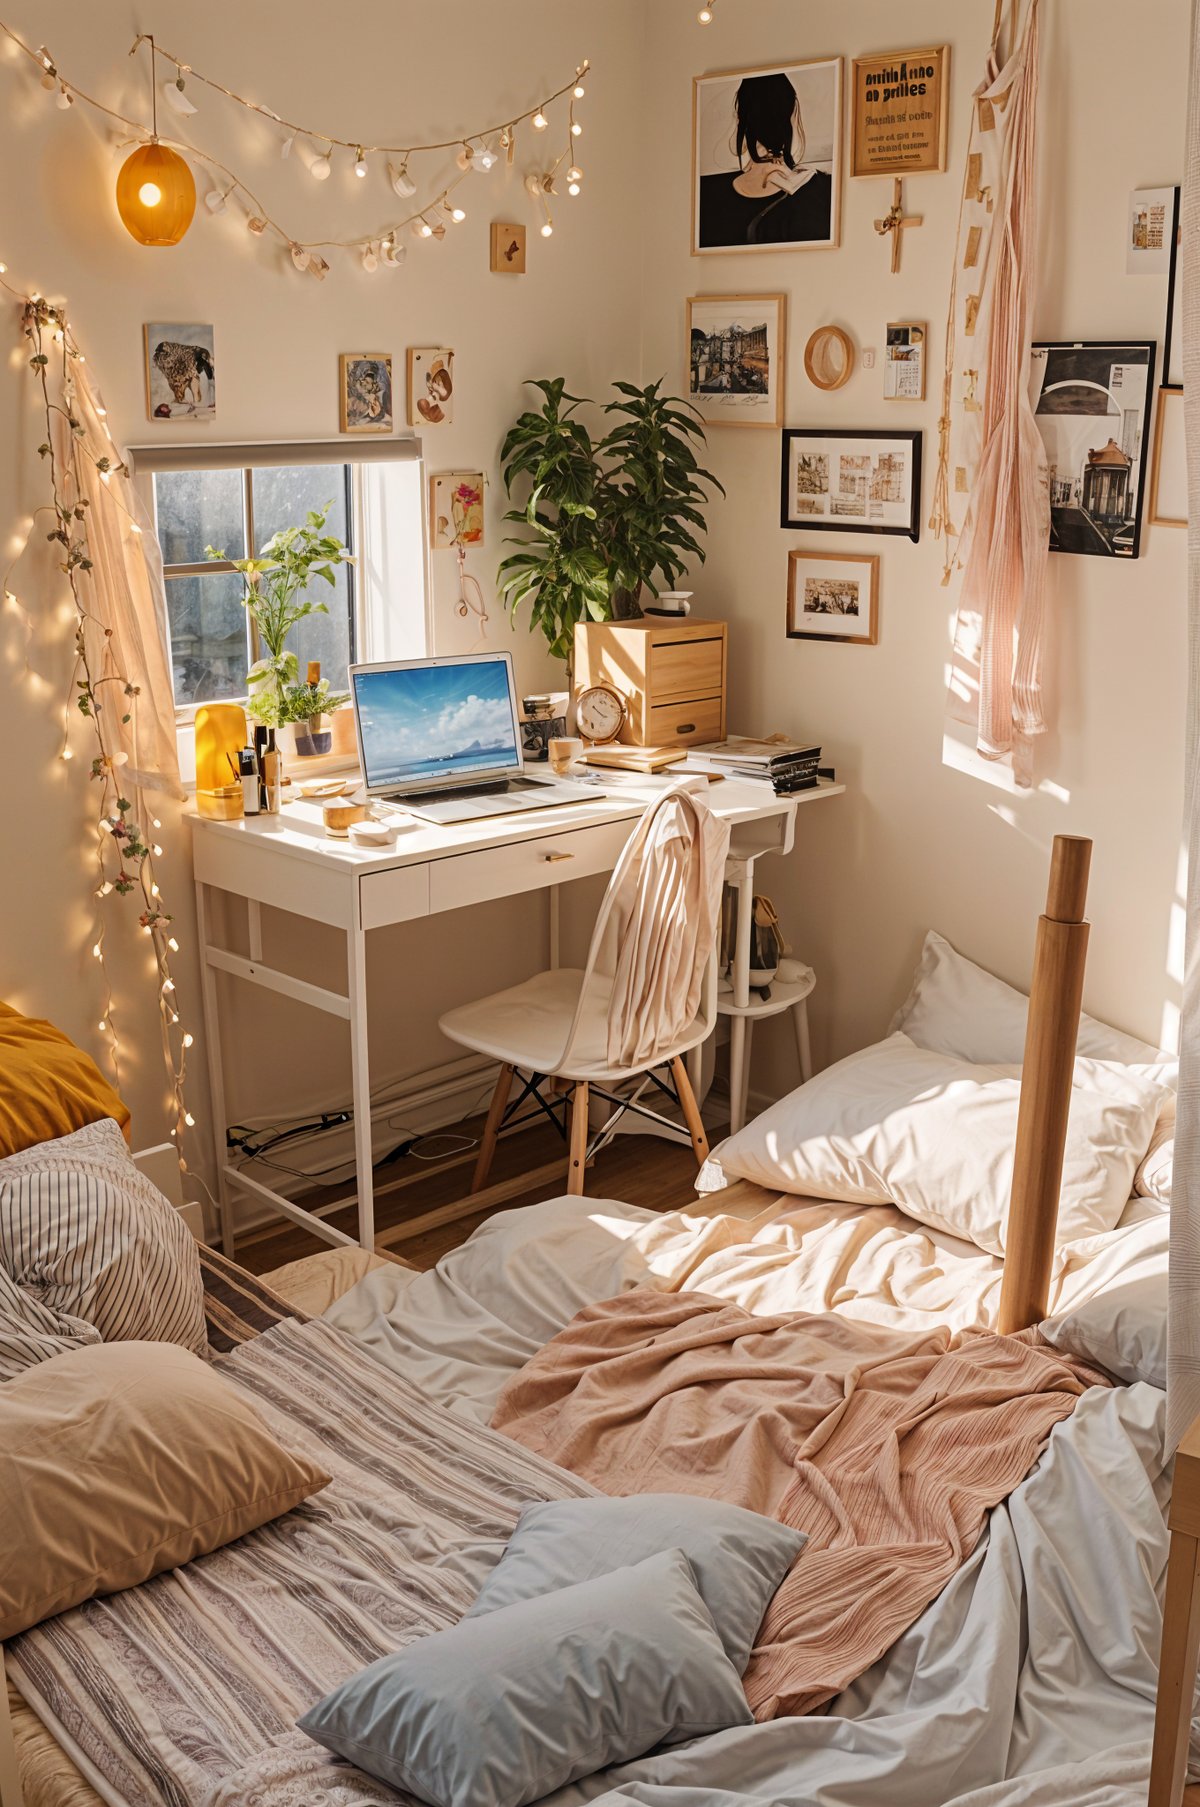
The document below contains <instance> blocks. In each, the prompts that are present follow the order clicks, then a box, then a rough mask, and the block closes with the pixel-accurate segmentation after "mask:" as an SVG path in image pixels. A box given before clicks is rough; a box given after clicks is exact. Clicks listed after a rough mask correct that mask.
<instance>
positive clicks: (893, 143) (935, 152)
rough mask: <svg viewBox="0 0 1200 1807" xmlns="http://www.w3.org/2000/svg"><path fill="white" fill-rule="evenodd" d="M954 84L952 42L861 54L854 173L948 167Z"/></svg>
mask: <svg viewBox="0 0 1200 1807" xmlns="http://www.w3.org/2000/svg"><path fill="white" fill-rule="evenodd" d="M949 87H950V46H949V45H948V44H938V45H936V46H934V47H933V48H932V49H929V50H885V51H881V52H880V53H879V54H878V55H875V56H857V57H855V58H854V61H853V63H852V64H851V74H850V97H851V100H850V105H851V115H850V117H851V140H850V174H851V175H852V176H919V175H924V174H926V173H928V172H929V171H931V170H944V169H945V167H946V129H947V123H948V119H949V106H948V96H949Z"/></svg>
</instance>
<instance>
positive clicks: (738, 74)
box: [692, 56, 843, 255]
mask: <svg viewBox="0 0 1200 1807" xmlns="http://www.w3.org/2000/svg"><path fill="white" fill-rule="evenodd" d="M842 105H843V102H842V59H841V57H840V56H837V57H825V58H823V59H819V60H813V61H809V62H796V63H783V64H777V65H775V66H774V67H770V68H766V69H732V70H727V71H725V72H724V73H723V74H720V75H698V76H697V77H696V78H695V82H694V84H693V89H692V190H693V194H692V251H693V254H696V255H705V254H709V253H713V252H718V251H722V252H728V251H819V250H831V249H832V248H833V247H835V246H836V245H837V244H838V242H839V234H840V230H841V190H842V142H843V139H842Z"/></svg>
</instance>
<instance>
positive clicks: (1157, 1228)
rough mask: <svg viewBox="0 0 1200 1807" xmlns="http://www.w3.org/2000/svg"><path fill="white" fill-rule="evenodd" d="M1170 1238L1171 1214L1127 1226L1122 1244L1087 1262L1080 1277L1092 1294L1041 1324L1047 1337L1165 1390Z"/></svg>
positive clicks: (1122, 1376)
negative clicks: (1168, 1218)
mask: <svg viewBox="0 0 1200 1807" xmlns="http://www.w3.org/2000/svg"><path fill="white" fill-rule="evenodd" d="M1169 1239H1170V1225H1169V1222H1168V1220H1167V1218H1166V1217H1158V1218H1152V1219H1150V1220H1149V1221H1146V1222H1143V1223H1139V1224H1137V1225H1136V1226H1134V1227H1133V1228H1132V1229H1130V1230H1127V1231H1122V1233H1121V1236H1120V1238H1119V1245H1118V1246H1115V1247H1110V1248H1108V1249H1105V1250H1104V1251H1103V1253H1102V1254H1101V1255H1099V1256H1098V1257H1097V1258H1096V1259H1094V1260H1092V1261H1089V1262H1088V1263H1087V1264H1086V1267H1085V1269H1084V1270H1083V1272H1082V1274H1081V1276H1080V1277H1081V1279H1082V1280H1083V1282H1084V1284H1086V1286H1087V1288H1088V1296H1087V1297H1086V1298H1084V1299H1078V1300H1075V1301H1073V1302H1072V1303H1071V1304H1070V1305H1069V1306H1068V1307H1065V1308H1063V1309H1060V1310H1059V1311H1058V1312H1057V1313H1056V1314H1055V1316H1054V1317H1052V1318H1047V1319H1046V1320H1045V1322H1044V1323H1043V1324H1041V1325H1039V1329H1040V1330H1041V1333H1042V1335H1043V1336H1044V1337H1045V1338H1046V1340H1047V1342H1050V1343H1053V1344H1054V1346H1055V1348H1056V1349H1063V1350H1065V1351H1066V1352H1067V1354H1069V1355H1078V1356H1081V1357H1082V1358H1083V1360H1084V1361H1090V1362H1095V1363H1096V1364H1097V1365H1098V1366H1099V1367H1101V1368H1104V1369H1105V1370H1106V1371H1107V1372H1108V1373H1109V1374H1113V1375H1115V1376H1116V1378H1117V1379H1118V1380H1122V1381H1124V1382H1125V1384H1126V1385H1127V1386H1132V1385H1133V1383H1134V1381H1136V1380H1144V1381H1147V1382H1149V1384H1150V1385H1151V1386H1152V1387H1162V1388H1163V1389H1165V1388H1166V1384H1167V1253H1168V1243H1169ZM1067 1284H1068V1285H1069V1284H1070V1280H1069V1279H1068V1282H1067Z"/></svg>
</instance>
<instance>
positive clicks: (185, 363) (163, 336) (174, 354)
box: [142, 322, 217, 420]
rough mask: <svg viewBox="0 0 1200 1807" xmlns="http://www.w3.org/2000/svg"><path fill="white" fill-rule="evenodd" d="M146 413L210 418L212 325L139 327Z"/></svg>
mask: <svg viewBox="0 0 1200 1807" xmlns="http://www.w3.org/2000/svg"><path fill="white" fill-rule="evenodd" d="M142 335H143V343H144V345H145V351H146V413H147V415H148V416H149V418H150V419H151V420H211V419H212V418H213V416H214V415H215V413H216V411H217V354H216V350H215V347H214V338H213V329H212V327H211V326H159V325H157V324H155V323H153V322H148V323H147V324H146V325H145V326H143V328H142Z"/></svg>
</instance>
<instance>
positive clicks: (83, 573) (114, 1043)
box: [0, 266, 194, 1169]
mask: <svg viewBox="0 0 1200 1807" xmlns="http://www.w3.org/2000/svg"><path fill="white" fill-rule="evenodd" d="M2 269H3V266H0V270H2ZM0 288H3V289H4V290H6V291H7V292H8V293H9V294H10V295H11V296H12V297H13V298H14V300H16V301H17V302H18V303H19V304H20V307H21V330H22V333H23V335H24V337H25V338H26V339H27V340H28V342H29V350H30V356H29V365H30V368H31V369H32V370H33V373H34V378H35V381H36V383H37V385H38V391H39V395H40V401H41V407H42V412H43V415H44V418H45V438H44V440H43V443H42V445H41V446H40V447H39V448H38V450H39V453H40V455H41V457H42V459H43V461H44V463H45V464H46V466H47V470H48V473H49V481H50V490H51V500H50V502H49V503H48V504H45V505H43V506H42V507H41V508H39V509H37V510H35V511H34V514H33V517H32V518H31V520H30V521H29V523H28V525H27V528H26V531H25V534H24V536H23V539H21V538H20V537H19V550H17V551H16V553H15V556H14V557H13V559H12V561H11V563H10V565H9V568H8V572H7V573H6V577H5V584H4V596H5V600H6V602H8V603H9V604H10V606H11V605H13V604H15V605H16V607H17V608H18V609H20V610H21V612H22V613H23V614H24V615H25V618H26V622H27V623H28V622H29V621H30V620H31V615H30V611H28V610H26V609H25V608H24V605H23V604H22V603H21V602H20V599H19V597H18V596H17V593H16V591H15V590H14V589H13V587H12V575H13V572H14V571H15V569H16V566H17V565H18V564H19V563H20V562H21V560H22V558H23V557H24V556H25V554H26V552H27V551H28V549H29V546H30V544H31V542H32V540H33V536H34V533H35V532H36V531H37V529H38V526H39V521H40V523H41V525H43V526H44V524H45V517H46V516H49V517H50V518H51V520H52V521H53V522H54V525H53V527H52V528H51V530H50V531H49V532H48V533H47V534H46V539H47V541H48V542H49V543H52V544H53V545H54V546H55V548H56V552H57V555H58V562H59V568H60V569H61V571H62V572H63V575H64V576H65V578H66V581H67V585H68V588H69V590H70V594H71V608H72V613H73V617H74V624H75V633H74V657H73V660H72V664H71V675H70V680H69V686H68V691H67V696H66V699H65V702H64V733H63V741H62V745H61V747H60V751H59V754H58V756H57V757H58V759H59V761H63V762H65V761H69V760H71V759H72V758H73V750H72V748H71V746H70V736H69V732H68V730H67V728H66V723H67V721H69V720H73V719H74V712H77V713H79V714H80V715H83V716H85V717H87V718H88V719H89V720H90V722H91V724H92V728H93V731H94V734H95V740H96V751H95V754H94V756H93V758H92V762H91V769H90V778H91V781H93V782H95V783H96V784H97V785H98V787H99V802H98V805H97V806H96V807H97V814H96V840H95V849H94V852H95V873H96V876H95V880H94V883H93V886H92V891H93V912H92V941H91V951H92V956H93V958H94V960H95V961H96V964H97V967H98V968H99V980H100V986H101V996H102V1003H101V1012H100V1016H99V1018H98V1021H97V1029H98V1030H99V1032H100V1033H101V1034H102V1035H104V1036H105V1038H106V1042H107V1048H108V1054H109V1061H110V1065H111V1068H112V1072H113V1078H114V1082H115V1083H116V1084H117V1086H118V1088H119V1086H120V1082H121V1057H122V1047H121V1040H120V1034H119V1031H118V1020H117V1013H116V1010H115V1008H114V1002H115V992H114V987H113V983H112V979H111V976H110V973H109V968H108V961H107V955H106V951H105V942H106V939H107V911H106V908H105V906H106V903H107V900H108V899H109V898H111V897H113V896H119V897H124V896H129V895H131V894H136V893H140V899H139V901H140V902H141V905H142V908H141V911H140V914H139V924H140V927H141V928H142V930H143V932H144V933H145V934H146V935H148V936H149V937H150V941H151V946H152V953H153V970H154V974H155V982H156V986H157V990H158V1006H159V1020H160V1030H161V1040H162V1050H163V1058H164V1062H165V1065H166V1068H167V1074H168V1079H169V1084H170V1094H171V1100H172V1109H173V1113H174V1118H175V1121H174V1126H173V1128H172V1129H171V1132H170V1133H171V1136H172V1138H173V1139H174V1141H175V1143H176V1147H177V1149H178V1156H179V1163H180V1167H181V1168H183V1169H186V1165H187V1163H186V1161H185V1159H184V1155H183V1149H182V1140H183V1133H184V1130H185V1128H190V1127H191V1126H192V1124H193V1122H194V1118H193V1117H192V1115H191V1113H190V1111H189V1110H188V1108H187V1102H186V1097H185V1090H184V1088H185V1083H186V1078H187V1049H188V1048H189V1047H190V1046H191V1045H192V1037H191V1035H190V1034H188V1033H187V1032H186V1031H185V1030H184V1029H183V1027H182V1018H181V1012H180V1010H179V1005H178V1001H177V996H176V988H175V982H174V979H173V977H172V974H171V967H170V954H171V953H172V952H178V950H179V943H178V941H177V940H176V938H175V936H174V934H173V933H172V931H171V922H172V917H171V914H170V911H169V910H168V908H167V906H166V903H165V900H164V894H163V889H162V886H161V884H160V882H159V879H158V876H157V868H156V864H155V862H156V860H157V859H158V858H160V857H162V852H163V850H162V848H161V847H160V846H158V844H157V843H153V842H151V841H150V839H149V837H148V836H147V834H146V832H145V830H144V828H143V827H142V826H141V824H143V823H145V822H146V821H147V819H148V810H147V805H146V798H145V793H144V789H143V784H142V778H141V773H140V771H139V770H138V769H136V768H135V769H133V770H132V771H131V772H129V773H127V772H126V771H125V767H126V766H127V765H128V763H129V762H128V755H127V754H126V753H125V751H124V749H123V748H122V746H121V745H120V741H121V732H120V729H121V727H128V728H129V731H130V739H131V742H132V744H133V746H134V748H135V750H136V748H137V746H138V745H139V744H140V737H139V734H138V722H137V711H138V707H139V689H138V686H137V685H135V684H132V683H131V682H130V681H129V679H128V678H127V677H126V675H125V674H124V673H123V672H122V671H121V669H120V667H119V665H118V662H117V659H116V656H115V653H114V648H113V638H114V636H113V633H112V630H111V629H110V628H109V627H108V626H107V625H106V623H105V622H104V621H103V620H102V619H101V617H100V616H98V615H97V614H96V612H95V610H94V608H93V606H92V605H91V602H90V601H89V597H88V589H89V587H90V585H91V584H92V583H93V582H94V579H93V577H92V575H91V573H92V561H91V558H90V556H89V540H88V509H89V506H90V504H89V499H88V497H87V495H86V494H85V485H84V483H83V481H82V477H81V460H82V459H83V458H85V457H86V458H87V459H88V461H89V462H90V463H91V464H92V465H93V466H94V468H95V470H96V472H97V473H98V475H99V476H100V478H101V480H102V481H103V482H104V483H105V487H106V489H107V490H108V491H109V493H110V495H111V497H112V501H113V502H114V503H115V504H116V505H117V506H118V507H119V508H120V509H121V511H122V512H123V513H124V514H125V515H126V516H127V518H128V520H129V522H130V526H131V527H136V526H137V525H138V524H137V522H136V521H135V520H134V515H133V509H132V508H131V507H130V506H129V503H128V502H127V501H126V498H125V495H124V494H123V493H122V491H123V489H124V488H125V486H127V485H128V483H129V471H128V468H127V466H126V465H125V463H124V460H123V459H121V457H120V454H119V452H118V451H117V448H116V445H115V442H114V441H113V439H112V435H111V433H110V432H109V429H108V427H107V424H106V421H105V410H104V407H103V404H102V402H100V401H99V400H98V399H96V400H95V407H96V411H97V413H98V414H99V415H100V418H101V422H102V424H103V430H104V433H105V435H106V437H107V439H108V442H109V445H110V446H111V447H112V454H113V455H112V456H110V455H108V454H104V455H103V456H102V457H100V458H98V459H97V458H95V457H93V455H92V454H91V452H89V451H88V450H87V449H86V447H85V445H84V443H83V441H84V433H85V429H84V427H83V425H82V423H81V422H80V420H79V419H78V417H77V415H76V412H75V406H76V400H77V395H76V384H75V377H74V365H75V364H77V363H83V362H84V356H83V353H82V352H81V351H80V349H79V346H78V344H77V343H76V341H75V337H74V334H73V332H72V330H71V327H70V323H69V321H68V319H67V315H66V311H65V309H63V308H61V307H57V306H55V305H54V304H52V303H51V302H49V301H47V300H45V299H44V297H43V296H41V295H40V294H32V295H24V294H22V293H21V291H20V290H19V289H17V288H15V287H14V286H13V285H12V284H11V283H9V282H7V281H5V280H4V277H3V275H2V274H0ZM114 478H115V479H116V484H117V487H116V489H115V490H114V487H113V479H114ZM26 670H27V674H28V676H29V677H30V678H31V679H32V678H34V677H36V676H37V675H38V674H36V673H35V672H34V671H33V670H32V667H31V665H30V663H29V645H28V638H27V645H26ZM126 790H129V791H131V792H132V797H127V796H126V795H125V794H124V793H125V791H126ZM152 821H153V826H154V828H155V829H157V828H158V827H159V826H160V824H159V822H158V819H157V817H155V818H152Z"/></svg>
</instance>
